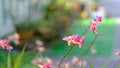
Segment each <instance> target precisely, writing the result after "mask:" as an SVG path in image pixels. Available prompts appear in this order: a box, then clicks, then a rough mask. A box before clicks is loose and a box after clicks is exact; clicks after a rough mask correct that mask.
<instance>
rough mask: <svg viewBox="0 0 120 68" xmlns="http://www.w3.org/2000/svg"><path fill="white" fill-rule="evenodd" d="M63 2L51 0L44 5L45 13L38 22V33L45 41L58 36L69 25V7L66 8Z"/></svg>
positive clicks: (70, 18)
mask: <svg viewBox="0 0 120 68" xmlns="http://www.w3.org/2000/svg"><path fill="white" fill-rule="evenodd" d="M65 4H66V1H65V3H64V4H58V2H57V0H51V1H50V3H49V4H48V5H47V6H46V7H45V15H44V17H43V19H42V20H40V22H39V24H38V26H39V27H38V30H37V32H38V34H39V35H40V36H41V38H42V39H43V40H44V41H45V42H46V41H47V43H49V42H51V41H52V40H55V39H58V38H60V36H61V34H62V33H64V32H65V31H66V30H67V28H68V27H69V25H70V23H71V20H72V17H71V9H70V8H69V9H66V7H65Z"/></svg>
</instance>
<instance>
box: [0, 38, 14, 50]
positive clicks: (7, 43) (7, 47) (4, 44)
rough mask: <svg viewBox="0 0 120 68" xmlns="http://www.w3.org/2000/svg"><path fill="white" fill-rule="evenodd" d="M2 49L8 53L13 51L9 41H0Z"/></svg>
mask: <svg viewBox="0 0 120 68" xmlns="http://www.w3.org/2000/svg"><path fill="white" fill-rule="evenodd" d="M0 47H2V48H3V49H7V50H8V51H11V50H12V49H13V47H12V46H10V45H9V40H7V39H4V40H0Z"/></svg>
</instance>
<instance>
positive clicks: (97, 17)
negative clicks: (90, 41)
mask: <svg viewBox="0 0 120 68" xmlns="http://www.w3.org/2000/svg"><path fill="white" fill-rule="evenodd" d="M94 21H97V23H100V22H101V21H102V17H101V16H96V17H95V19H94Z"/></svg>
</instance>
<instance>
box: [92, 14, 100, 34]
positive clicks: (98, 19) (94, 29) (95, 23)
mask: <svg viewBox="0 0 120 68" xmlns="http://www.w3.org/2000/svg"><path fill="white" fill-rule="evenodd" d="M101 21H102V17H101V16H96V17H95V19H94V20H92V21H90V30H93V31H94V32H96V30H97V27H96V25H97V24H99V23H100V22H101Z"/></svg>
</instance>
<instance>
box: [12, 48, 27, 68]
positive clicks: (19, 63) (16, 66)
mask: <svg viewBox="0 0 120 68" xmlns="http://www.w3.org/2000/svg"><path fill="white" fill-rule="evenodd" d="M25 48H26V46H25V47H24V48H23V50H22V52H21V53H20V55H18V56H17V58H16V59H15V61H14V67H13V68H19V67H20V65H21V60H22V58H23V55H24V52H25Z"/></svg>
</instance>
